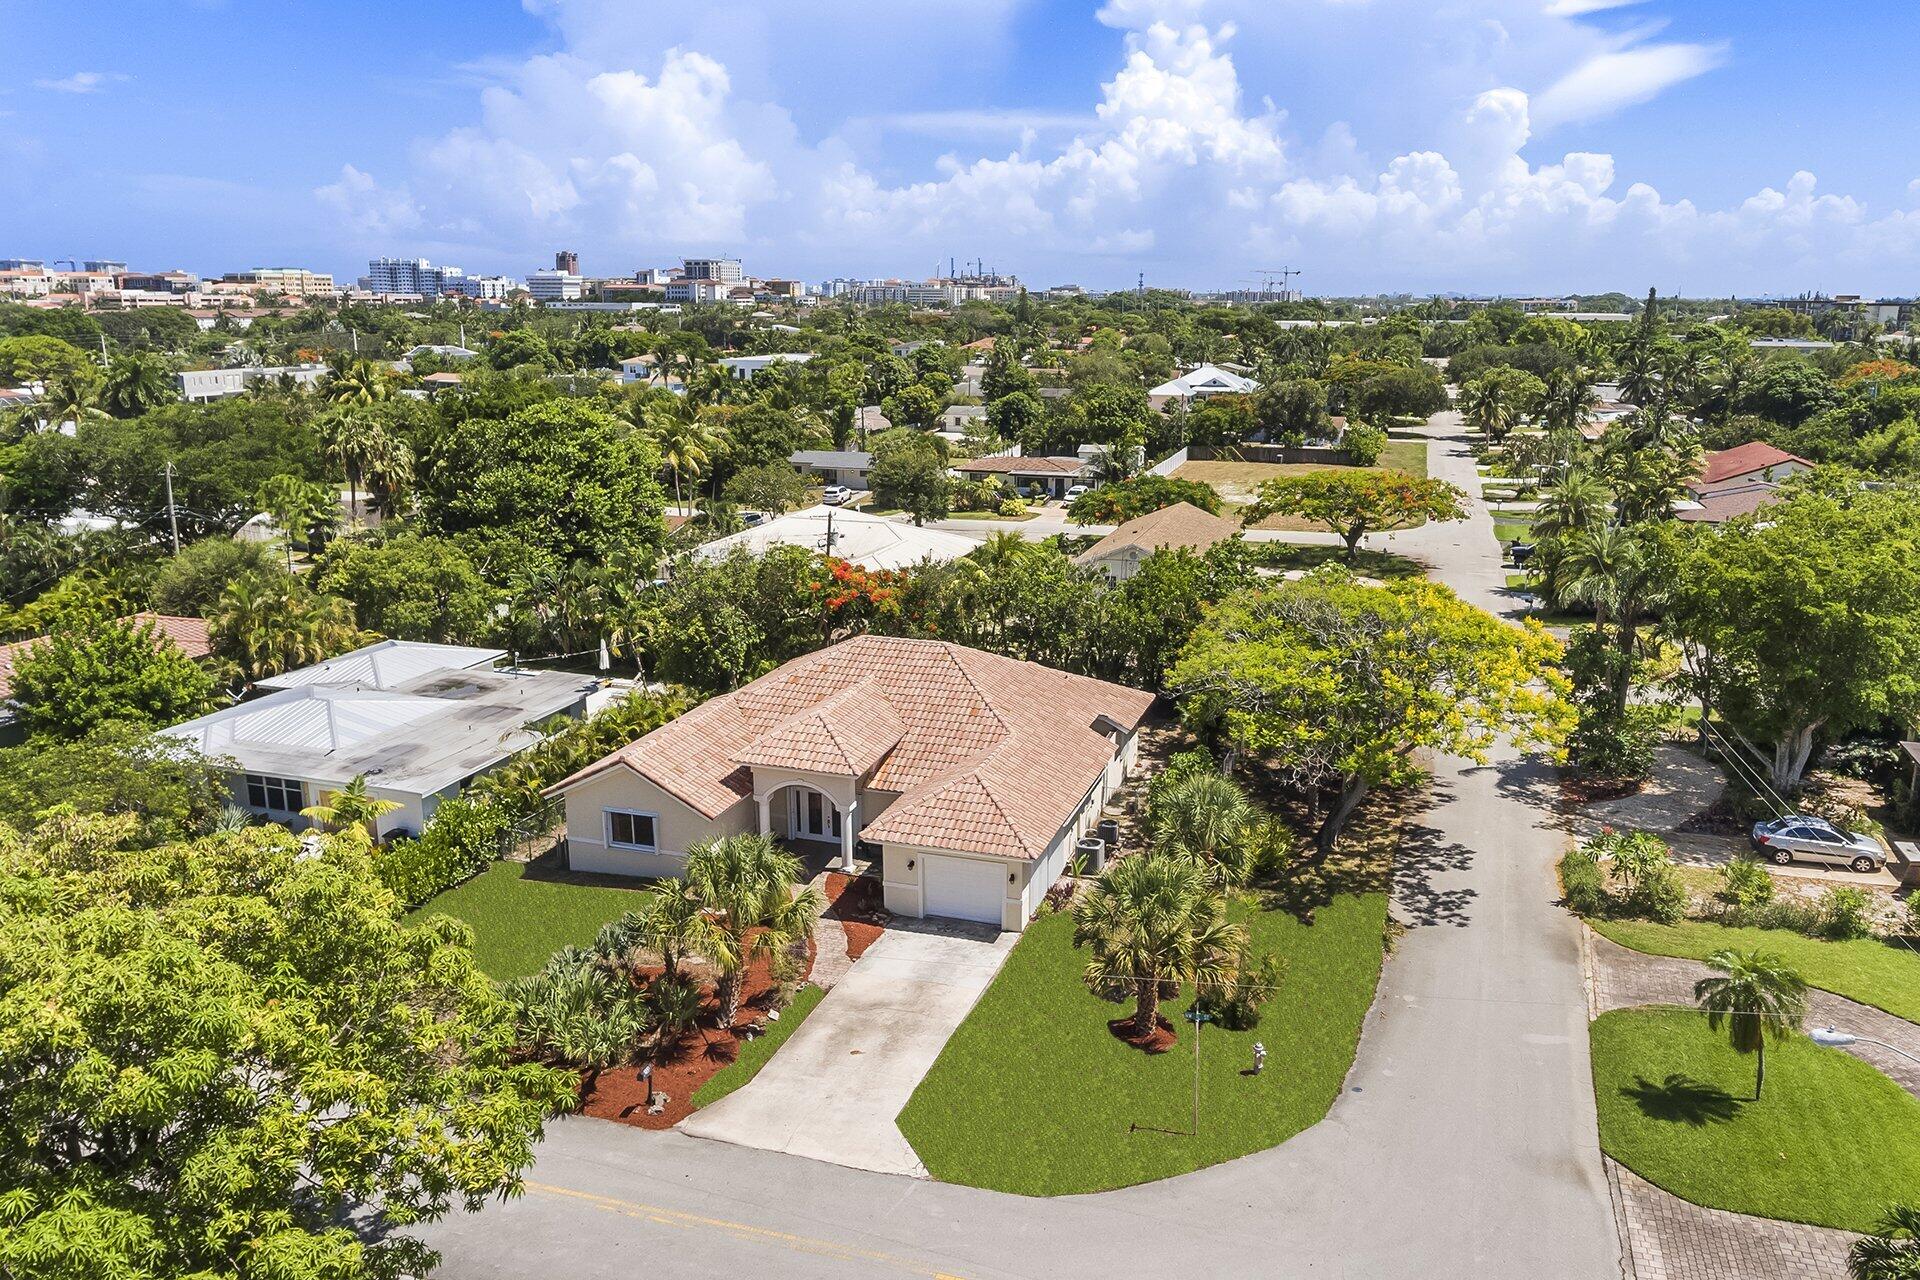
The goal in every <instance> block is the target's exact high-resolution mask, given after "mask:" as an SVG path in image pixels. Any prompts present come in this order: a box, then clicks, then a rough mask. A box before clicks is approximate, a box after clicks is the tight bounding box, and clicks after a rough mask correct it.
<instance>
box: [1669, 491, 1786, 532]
mask: <svg viewBox="0 0 1920 1280" xmlns="http://www.w3.org/2000/svg"><path fill="white" fill-rule="evenodd" d="M1693 500H1694V501H1695V502H1697V503H1699V504H1700V505H1699V506H1698V507H1683V508H1681V509H1680V510H1678V511H1676V512H1674V513H1673V514H1674V518H1675V519H1677V520H1685V521H1687V522H1688V523H1690V524H1722V523H1724V522H1726V521H1728V520H1731V519H1733V518H1734V517H1735V516H1745V515H1752V514H1753V513H1754V512H1756V511H1758V510H1759V509H1760V508H1762V507H1764V506H1766V505H1767V504H1768V503H1770V502H1778V501H1779V500H1780V486H1779V485H1777V484H1769V483H1767V482H1766V481H1765V480H1747V481H1732V482H1729V483H1727V484H1719V485H1702V486H1700V487H1697V488H1695V489H1694V490H1693Z"/></svg>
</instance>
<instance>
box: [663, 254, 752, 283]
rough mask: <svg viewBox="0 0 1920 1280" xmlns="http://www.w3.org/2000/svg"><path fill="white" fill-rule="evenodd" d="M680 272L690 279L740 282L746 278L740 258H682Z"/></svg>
mask: <svg viewBox="0 0 1920 1280" xmlns="http://www.w3.org/2000/svg"><path fill="white" fill-rule="evenodd" d="M680 274H681V275H683V276H684V277H685V278H687V279H688V280H719V281H722V282H724V283H726V284H738V283H739V282H740V281H742V280H744V279H746V278H747V277H746V273H745V272H743V271H742V270H741V269H740V259H738V258H682V259H680Z"/></svg>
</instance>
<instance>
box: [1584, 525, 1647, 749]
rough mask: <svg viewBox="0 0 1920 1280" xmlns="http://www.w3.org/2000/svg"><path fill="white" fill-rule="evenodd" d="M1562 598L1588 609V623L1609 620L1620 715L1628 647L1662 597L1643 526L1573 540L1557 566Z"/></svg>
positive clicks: (1629, 665) (1600, 529) (1601, 528)
mask: <svg viewBox="0 0 1920 1280" xmlns="http://www.w3.org/2000/svg"><path fill="white" fill-rule="evenodd" d="M1559 572H1560V573H1562V574H1564V575H1565V578H1564V579H1563V584H1562V586H1561V592H1562V594H1563V596H1564V597H1565V599H1567V600H1568V601H1571V602H1573V603H1577V604H1590V605H1592V606H1593V625H1594V626H1595V627H1605V626H1606V625H1607V624H1608V623H1609V622H1611V623H1612V624H1613V626H1614V628H1615V639H1616V643H1617V645H1618V647H1619V650H1620V659H1621V660H1620V662H1619V663H1618V664H1617V670H1616V673H1615V676H1614V689H1613V695H1614V709H1615V710H1616V711H1622V712H1624V711H1625V710H1626V707H1627V694H1628V691H1629V689H1630V688H1631V686H1632V676H1633V654H1634V646H1635V644H1636V642H1637V639H1638V631H1639V626H1640V622H1641V619H1642V617H1643V616H1644V615H1645V613H1646V611H1647V610H1648V609H1649V608H1651V607H1653V606H1655V605H1658V604H1659V603H1660V602H1661V601H1662V600H1663V599H1665V598H1666V597H1667V592H1668V590H1669V587H1670V585H1671V584H1670V583H1669V582H1667V581H1665V580H1664V579H1663V578H1662V577H1661V575H1660V573H1659V568H1658V564H1657V561H1656V557H1655V555H1654V554H1653V542H1652V536H1651V534H1649V533H1647V532H1646V526H1637V527H1628V526H1623V525H1617V524H1603V525H1598V526H1596V527H1595V528H1592V529H1589V530H1588V531H1587V532H1585V533H1584V534H1581V535H1580V536H1579V537H1577V538H1575V539H1574V540H1573V542H1572V543H1571V545H1569V546H1568V547H1567V549H1566V552H1565V554H1564V556H1563V557H1562V559H1561V561H1560V565H1559Z"/></svg>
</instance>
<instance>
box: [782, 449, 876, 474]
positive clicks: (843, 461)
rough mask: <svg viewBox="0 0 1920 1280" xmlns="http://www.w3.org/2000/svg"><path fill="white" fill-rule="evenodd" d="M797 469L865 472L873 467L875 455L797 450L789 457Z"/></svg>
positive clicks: (837, 451) (849, 450)
mask: <svg viewBox="0 0 1920 1280" xmlns="http://www.w3.org/2000/svg"><path fill="white" fill-rule="evenodd" d="M787 461H788V462H791V463H792V464H793V465H794V466H796V467H831V468H833V469H834V470H836V471H865V470H867V469H868V468H869V467H871V466H873V455H872V454H870V453H862V452H860V451H859V450H858V449H796V450H795V451H794V452H792V453H790V454H788V455H787Z"/></svg>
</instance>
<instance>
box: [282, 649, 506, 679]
mask: <svg viewBox="0 0 1920 1280" xmlns="http://www.w3.org/2000/svg"><path fill="white" fill-rule="evenodd" d="M506 656H507V651H506V650H505V649H479V648H474V647H473V646H471V645H463V644H428V643H426V642H425V641H420V640H382V641H380V642H379V643H378V644H370V645H368V646H366V647H365V648H363V649H355V650H354V651H353V652H352V653H343V654H341V655H340V656H339V657H337V658H328V659H327V660H326V661H325V662H317V663H315V664H314V665H313V666H310V667H300V668H297V669H296V670H293V671H283V672H281V673H280V674H279V675H277V676H270V677H268V678H267V679H265V680H262V681H260V682H259V684H260V687H261V688H263V689H297V688H300V687H301V686H303V685H341V684H352V685H364V686H366V687H367V688H370V689H392V688H394V687H396V686H398V685H402V684H405V683H406V682H407V681H409V680H412V679H415V678H416V677H418V676H422V675H425V674H426V673H427V672H429V671H465V670H469V669H471V668H474V667H491V666H492V665H493V664H494V663H496V662H498V661H500V659H502V658H504V657H506Z"/></svg>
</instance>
